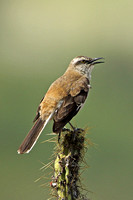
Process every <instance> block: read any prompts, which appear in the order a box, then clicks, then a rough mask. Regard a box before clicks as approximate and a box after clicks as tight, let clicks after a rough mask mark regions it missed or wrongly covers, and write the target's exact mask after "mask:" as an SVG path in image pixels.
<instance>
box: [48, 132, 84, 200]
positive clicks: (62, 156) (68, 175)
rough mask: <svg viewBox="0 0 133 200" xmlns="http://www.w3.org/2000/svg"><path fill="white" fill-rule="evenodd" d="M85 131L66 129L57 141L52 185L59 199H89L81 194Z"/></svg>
mask: <svg viewBox="0 0 133 200" xmlns="http://www.w3.org/2000/svg"><path fill="white" fill-rule="evenodd" d="M85 133H86V131H85V130H83V129H73V130H69V129H65V131H63V132H62V133H61V137H60V140H59V142H57V143H56V145H57V147H56V149H57V156H56V159H55V162H54V175H53V176H52V181H51V184H50V185H51V187H52V189H53V193H54V195H55V196H56V197H57V199H58V200H77V199H78V200H81V199H82V200H83V199H84V200H87V198H86V197H85V196H84V195H83V194H81V181H80V167H81V163H82V162H83V161H84V152H85V148H86V147H85Z"/></svg>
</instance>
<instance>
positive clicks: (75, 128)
mask: <svg viewBox="0 0 133 200" xmlns="http://www.w3.org/2000/svg"><path fill="white" fill-rule="evenodd" d="M68 123H69V125H70V126H71V128H72V129H73V130H74V131H75V129H76V128H75V127H74V126H73V125H72V124H71V122H68Z"/></svg>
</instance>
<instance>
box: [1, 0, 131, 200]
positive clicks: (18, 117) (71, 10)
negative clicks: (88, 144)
mask: <svg viewBox="0 0 133 200" xmlns="http://www.w3.org/2000/svg"><path fill="white" fill-rule="evenodd" d="M132 9H133V1H132V0H117V1H107V0H101V1H98V0H93V1H92V0H90V1H87V0H83V1H78V0H77V1H76V0H75V1H74V0H73V1H59V0H55V1H48V0H45V1H42V0H38V1H34V0H33V1H30V0H29V1H26V0H23V1H20V0H16V1H15V0H12V1H11V0H3V1H2V0H1V1H0V111H1V115H0V122H1V125H0V138H1V139H0V155H1V156H0V157H1V161H0V199H4V200H8V199H13V200H18V199H19V200H24V199H29V200H30V199H32V200H36V199H47V198H48V197H49V195H48V194H49V190H48V188H42V187H40V184H42V183H43V182H42V183H40V182H37V183H34V181H35V180H36V179H37V178H39V177H40V176H42V175H43V172H42V171H40V170H39V169H40V168H41V167H42V164H41V162H44V163H47V162H49V157H50V155H51V154H52V151H53V143H51V144H49V143H44V144H41V142H42V141H44V140H46V139H48V138H50V136H48V135H46V133H51V131H52V123H50V124H48V126H47V127H46V129H45V131H44V132H43V134H42V135H41V137H40V138H39V141H38V143H37V144H36V146H35V147H34V149H33V150H32V151H31V152H30V154H28V155H18V154H17V149H18V147H19V145H20V143H21V142H22V140H23V139H24V137H25V135H26V134H27V132H28V131H29V129H30V128H31V126H32V120H33V118H34V116H35V112H36V109H37V106H38V104H39V101H40V99H41V98H42V97H43V95H44V94H45V92H46V91H47V89H48V87H49V85H50V84H51V82H52V81H54V80H55V79H56V78H57V77H59V76H60V75H62V74H63V73H64V71H65V70H66V67H67V65H68V64H69V62H70V61H71V60H72V59H73V58H74V57H75V56H78V55H86V56H89V57H101V56H103V57H104V58H105V64H101V65H97V66H96V67H95V69H94V70H93V73H92V81H91V84H92V90H91V92H90V94H89V98H88V99H87V102H86V104H85V106H84V108H83V109H82V110H81V111H80V113H79V114H78V115H77V116H76V117H75V118H74V119H73V124H74V125H78V127H82V128H83V127H86V126H88V127H91V130H90V133H91V134H90V135H89V137H90V138H91V140H92V141H93V142H94V143H95V144H96V145H95V146H94V147H92V148H90V149H89V150H88V152H87V154H86V160H87V163H88V164H89V165H90V168H89V169H86V171H85V173H84V175H83V183H84V185H86V187H87V189H88V190H89V191H91V192H90V193H88V196H89V197H90V198H91V199H93V200H114V199H117V200H118V199H120V200H125V199H126V200H132V199H133V156H132V154H133V87H132V86H133V64H132V62H133V10H132ZM47 181H48V182H50V180H44V183H45V182H47Z"/></svg>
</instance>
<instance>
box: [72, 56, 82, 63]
mask: <svg viewBox="0 0 133 200" xmlns="http://www.w3.org/2000/svg"><path fill="white" fill-rule="evenodd" d="M83 59H84V57H80V58H74V59H73V60H72V64H75V63H76V62H78V61H80V60H83Z"/></svg>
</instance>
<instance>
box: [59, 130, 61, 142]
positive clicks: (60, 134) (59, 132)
mask: <svg viewBox="0 0 133 200" xmlns="http://www.w3.org/2000/svg"><path fill="white" fill-rule="evenodd" d="M60 136H61V131H60V132H59V135H58V143H59V142H60Z"/></svg>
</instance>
